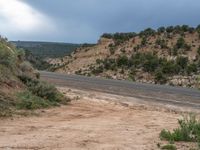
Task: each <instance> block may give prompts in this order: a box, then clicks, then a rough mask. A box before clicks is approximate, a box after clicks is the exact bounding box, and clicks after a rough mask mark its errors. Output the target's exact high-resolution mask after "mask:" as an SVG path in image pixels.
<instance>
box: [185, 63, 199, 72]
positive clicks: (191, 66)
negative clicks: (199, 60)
mask: <svg viewBox="0 0 200 150" xmlns="http://www.w3.org/2000/svg"><path fill="white" fill-rule="evenodd" d="M186 71H187V74H188V75H190V74H191V73H197V71H198V68H197V65H196V64H194V63H193V64H189V65H188V66H187V69H186Z"/></svg>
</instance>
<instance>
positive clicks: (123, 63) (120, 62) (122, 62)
mask: <svg viewBox="0 0 200 150" xmlns="http://www.w3.org/2000/svg"><path fill="white" fill-rule="evenodd" d="M117 65H118V66H119V67H122V66H127V65H128V57H127V56H126V55H123V56H120V57H119V58H118V59H117Z"/></svg>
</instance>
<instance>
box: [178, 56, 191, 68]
mask: <svg viewBox="0 0 200 150" xmlns="http://www.w3.org/2000/svg"><path fill="white" fill-rule="evenodd" d="M176 63H177V65H179V66H180V67H181V68H182V69H185V68H186V67H187V64H188V58H187V57H183V56H179V57H177V59H176Z"/></svg>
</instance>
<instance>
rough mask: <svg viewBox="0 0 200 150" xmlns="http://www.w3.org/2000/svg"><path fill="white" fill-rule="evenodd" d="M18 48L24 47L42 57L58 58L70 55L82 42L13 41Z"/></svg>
mask: <svg viewBox="0 0 200 150" xmlns="http://www.w3.org/2000/svg"><path fill="white" fill-rule="evenodd" d="M11 42H12V43H14V44H15V45H16V47H17V48H23V49H25V50H28V51H30V52H31V53H32V54H33V55H35V56H39V57H42V58H45V57H50V58H57V57H62V56H63V55H68V54H70V53H71V52H73V51H74V50H75V49H77V48H78V47H80V46H81V45H80V44H72V43H57V42H35V41H34V42H33V41H11Z"/></svg>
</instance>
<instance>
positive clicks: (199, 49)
mask: <svg viewBox="0 0 200 150" xmlns="http://www.w3.org/2000/svg"><path fill="white" fill-rule="evenodd" d="M197 54H198V55H199V56H200V46H199V48H198V49H197Z"/></svg>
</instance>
